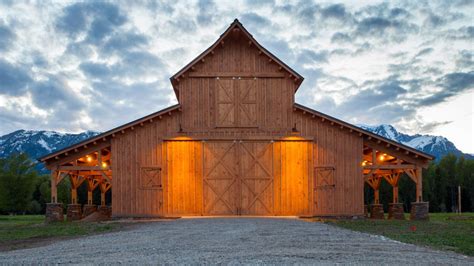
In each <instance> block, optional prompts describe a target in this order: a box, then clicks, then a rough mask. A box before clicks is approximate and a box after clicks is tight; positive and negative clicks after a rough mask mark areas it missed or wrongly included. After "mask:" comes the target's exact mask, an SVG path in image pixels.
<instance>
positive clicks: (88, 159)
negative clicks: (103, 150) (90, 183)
mask: <svg viewBox="0 0 474 266" xmlns="http://www.w3.org/2000/svg"><path fill="white" fill-rule="evenodd" d="M86 160H87V162H89V163H90V162H92V158H91V157H90V156H89V155H86Z"/></svg>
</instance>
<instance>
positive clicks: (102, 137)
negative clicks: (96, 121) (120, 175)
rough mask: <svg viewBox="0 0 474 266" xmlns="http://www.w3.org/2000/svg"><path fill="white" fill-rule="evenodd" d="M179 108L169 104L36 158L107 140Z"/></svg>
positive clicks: (52, 155)
mask: <svg viewBox="0 0 474 266" xmlns="http://www.w3.org/2000/svg"><path fill="white" fill-rule="evenodd" d="M179 108H180V105H179V104H175V105H172V106H169V107H166V108H164V109H161V110H159V111H157V112H154V113H152V114H149V115H147V116H144V117H142V118H139V119H136V120H134V121H132V122H129V123H127V124H124V125H121V126H118V127H116V128H113V129H111V130H109V131H106V132H104V133H101V134H99V135H97V136H94V137H91V138H88V139H85V140H83V141H81V142H79V143H76V144H73V145H71V146H68V147H65V148H63V149H60V150H57V151H54V152H52V153H49V154H46V155H44V156H42V157H40V158H38V160H39V161H41V162H45V161H47V160H50V159H52V158H55V157H56V156H59V155H62V154H66V153H68V152H72V151H74V150H75V149H81V148H84V146H87V145H90V144H91V143H94V142H100V141H101V140H102V142H104V141H107V140H110V137H112V136H113V135H114V134H116V133H119V132H122V131H125V130H127V129H130V128H132V127H135V126H138V125H140V124H143V123H145V122H146V121H150V122H152V121H153V119H154V118H157V117H159V116H162V115H165V114H167V113H170V114H171V112H172V111H176V110H179Z"/></svg>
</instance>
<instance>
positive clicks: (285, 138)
mask: <svg viewBox="0 0 474 266" xmlns="http://www.w3.org/2000/svg"><path fill="white" fill-rule="evenodd" d="M281 140H305V138H303V137H296V136H288V137H283V138H281Z"/></svg>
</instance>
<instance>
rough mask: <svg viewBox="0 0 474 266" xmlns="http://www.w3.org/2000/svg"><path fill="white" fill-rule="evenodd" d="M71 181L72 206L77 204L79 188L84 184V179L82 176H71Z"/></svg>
mask: <svg viewBox="0 0 474 266" xmlns="http://www.w3.org/2000/svg"><path fill="white" fill-rule="evenodd" d="M69 178H70V180H71V204H77V188H78V187H79V186H80V185H81V184H82V182H83V181H84V178H83V177H82V176H78V175H73V174H70V175H69Z"/></svg>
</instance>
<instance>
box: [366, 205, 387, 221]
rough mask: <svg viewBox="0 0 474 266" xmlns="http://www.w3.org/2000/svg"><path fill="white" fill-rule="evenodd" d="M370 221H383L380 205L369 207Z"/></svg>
mask: <svg viewBox="0 0 474 266" xmlns="http://www.w3.org/2000/svg"><path fill="white" fill-rule="evenodd" d="M370 219H385V216H384V213H383V205H382V204H372V205H370Z"/></svg>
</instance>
